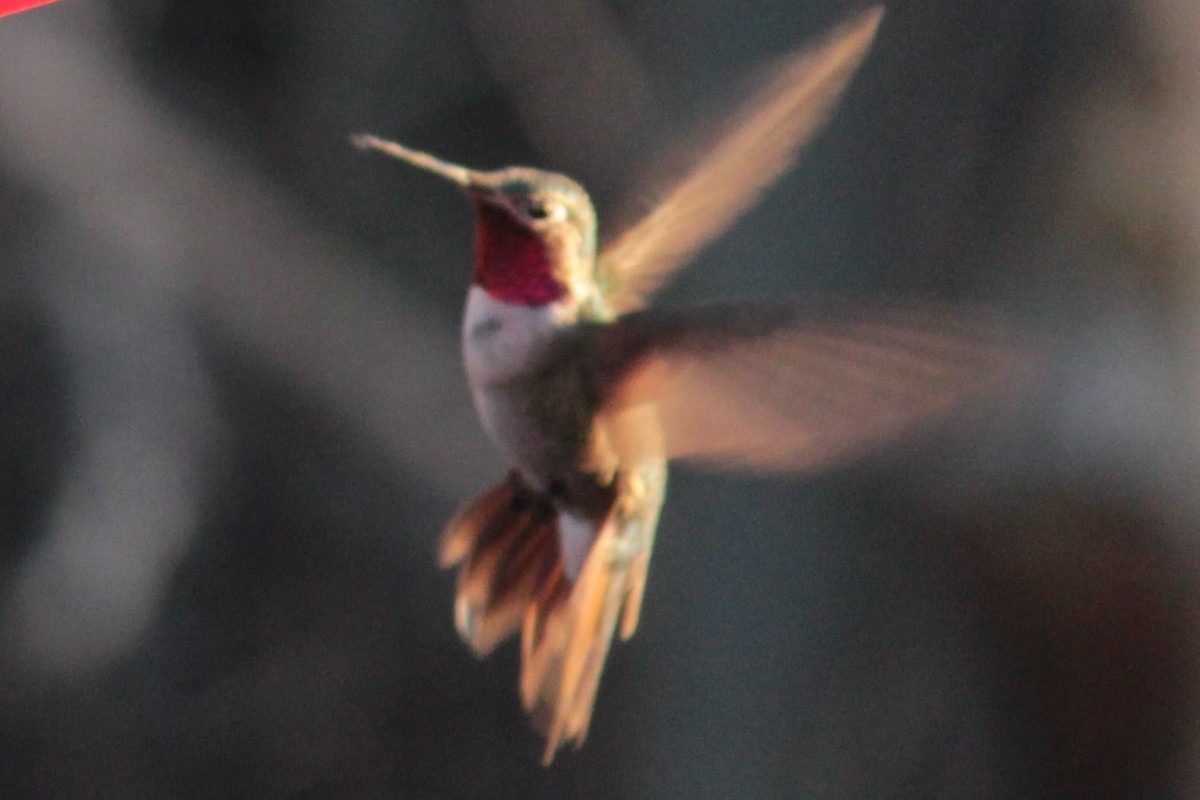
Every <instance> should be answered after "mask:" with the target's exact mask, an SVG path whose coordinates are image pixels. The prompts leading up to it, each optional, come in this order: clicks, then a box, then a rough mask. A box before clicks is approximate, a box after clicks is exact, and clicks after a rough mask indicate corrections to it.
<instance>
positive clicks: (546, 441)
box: [463, 287, 569, 483]
mask: <svg viewBox="0 0 1200 800" xmlns="http://www.w3.org/2000/svg"><path fill="white" fill-rule="evenodd" d="M567 313H569V312H567V311H565V310H564V309H563V308H562V307H557V308H556V307H554V306H544V307H532V306H521V305H513V304H510V303H505V302H502V301H500V300H496V299H495V298H493V297H491V296H490V295H489V294H488V293H487V292H486V291H484V290H483V289H479V288H475V287H473V288H472V289H471V292H470V294H469V295H467V310H466V315H465V318H464V320H463V358H464V360H465V361H466V365H467V381H468V383H470V385H471V394H472V396H473V398H474V400H475V409H476V411H478V412H479V419H480V421H481V422H482V423H483V427H484V429H485V430H486V431H487V432H488V435H489V436H491V438H492V441H493V442H495V443H496V445H497V446H498V447H499V448H500V450H501V451H502V452H504V453H505V454H506V455H507V456H508V457H509V458H510V459H511V460H512V461H513V463H514V464H515V465H516V466H518V467H520V468H521V469H522V472H523V473H524V474H525V476H526V477H527V478H528V479H529V480H531V481H532V482H534V483H540V482H542V481H544V480H548V479H550V478H551V477H553V476H552V475H551V474H550V473H551V472H552V471H553V469H554V467H553V466H552V465H555V464H558V463H559V462H560V461H561V460H562V454H561V449H562V442H560V441H557V440H556V439H555V437H554V435H553V434H552V433H551V432H550V431H548V430H546V429H545V428H544V426H543V425H540V424H539V421H538V420H537V419H534V418H532V417H531V416H530V402H529V392H530V391H531V390H536V389H535V388H534V387H532V386H531V385H530V384H529V383H528V382H526V381H522V380H520V378H521V377H522V376H523V375H525V374H528V373H529V372H530V371H531V370H533V369H535V368H537V367H538V366H539V365H540V364H541V361H542V357H543V356H544V355H545V354H546V353H547V352H548V351H549V350H550V348H551V347H552V346H553V344H554V341H555V339H556V338H557V336H558V335H559V334H560V333H561V332H562V330H563V326H564V325H566V324H569V320H567V319H566V314H567Z"/></svg>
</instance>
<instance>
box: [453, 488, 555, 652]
mask: <svg viewBox="0 0 1200 800" xmlns="http://www.w3.org/2000/svg"><path fill="white" fill-rule="evenodd" d="M559 560H560V558H559V554H558V536H557V530H556V527H555V512H554V509H553V508H552V507H551V506H550V505H549V503H547V502H545V501H544V500H542V498H540V497H538V496H537V495H536V494H534V493H533V492H532V491H531V490H529V489H528V488H526V487H525V486H524V485H523V484H522V483H521V482H520V481H519V479H517V478H516V477H515V476H512V477H510V479H509V480H507V481H505V482H504V483H501V484H500V485H498V486H496V487H494V488H492V489H490V490H488V491H487V492H484V493H483V494H481V495H480V496H478V497H476V498H475V499H474V500H472V501H470V502H469V503H468V504H467V505H466V506H465V507H464V508H463V509H462V510H461V511H460V512H459V513H458V514H456V515H455V516H454V518H453V519H452V520H451V521H450V523H449V524H448V525H447V526H446V532H445V534H444V535H443V537H442V547H441V552H440V555H439V562H440V563H441V564H442V566H444V567H452V566H455V565H459V571H458V581H457V597H456V599H455V603H454V619H455V624H456V626H457V628H458V632H459V635H460V636H462V638H463V640H464V641H465V642H466V643H467V644H468V645H470V647H471V649H472V650H474V651H475V652H476V653H477V654H478V655H480V656H486V655H488V654H489V653H491V652H492V650H494V649H495V648H496V646H497V645H499V644H500V643H501V642H503V641H504V640H505V639H507V638H508V637H509V636H511V635H512V634H513V633H515V632H516V631H517V629H518V628H520V627H521V624H522V622H523V620H524V618H525V610H526V609H527V608H528V607H529V606H530V604H531V603H533V602H534V601H535V599H536V597H537V595H538V593H539V592H540V591H541V589H542V585H543V584H544V583H545V581H546V579H547V577H548V576H549V575H550V574H551V572H552V571H553V570H554V566H555V564H556V563H558V561H559Z"/></svg>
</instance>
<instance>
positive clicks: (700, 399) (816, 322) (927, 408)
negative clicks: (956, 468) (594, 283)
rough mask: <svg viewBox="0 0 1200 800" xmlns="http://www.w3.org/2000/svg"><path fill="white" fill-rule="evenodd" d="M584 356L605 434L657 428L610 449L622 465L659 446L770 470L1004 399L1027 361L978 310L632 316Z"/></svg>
mask: <svg viewBox="0 0 1200 800" xmlns="http://www.w3.org/2000/svg"><path fill="white" fill-rule="evenodd" d="M592 346H593V347H594V349H593V350H592V353H591V358H592V359H593V360H592V369H593V373H592V376H593V380H594V382H595V391H596V395H597V397H598V398H599V400H600V413H601V415H602V416H603V417H606V418H608V419H610V420H611V421H612V424H610V425H609V427H610V429H611V430H613V431H621V430H635V431H636V430H638V429H637V428H636V427H635V426H627V425H622V424H620V421H621V419H622V418H623V417H624V416H626V415H630V414H644V413H645V411H646V409H647V408H654V409H656V412H657V417H658V422H659V424H660V425H661V428H662V436H663V438H662V440H659V439H657V437H648V438H645V439H643V437H639V436H629V437H624V438H623V439H622V440H619V441H615V442H614V445H615V447H616V448H617V450H618V452H620V453H621V454H622V455H623V456H625V457H626V458H637V457H642V456H647V455H649V456H653V455H656V454H660V453H661V452H662V450H663V449H664V448H665V451H666V455H668V456H669V457H682V458H693V459H697V460H701V461H707V462H710V463H716V464H723V465H733V466H737V465H741V466H749V467H756V468H765V469H805V468H811V467H817V466H821V465H824V464H827V463H829V462H832V461H836V460H839V459H842V458H845V457H848V456H851V455H854V454H855V453H857V452H858V451H861V450H865V449H868V448H870V447H871V446H873V445H878V444H880V443H882V442H884V441H886V440H887V439H889V438H891V437H894V436H896V435H898V434H900V433H903V432H904V431H905V430H906V429H907V428H910V427H911V426H913V425H914V424H917V423H920V422H922V421H925V422H927V421H930V420H931V419H932V418H935V417H937V416H939V415H944V414H946V413H947V412H950V411H952V410H954V409H956V408H957V407H959V406H960V405H961V404H963V403H964V402H965V401H967V400H970V399H982V398H992V397H994V396H997V395H1000V396H1002V395H1005V394H1010V393H1012V392H1014V391H1015V390H1016V389H1017V388H1018V387H1020V386H1021V385H1022V384H1023V383H1024V382H1025V380H1026V379H1027V378H1028V377H1030V375H1031V374H1032V366H1033V364H1034V361H1035V359H1034V358H1033V357H1032V355H1031V353H1030V351H1029V350H1027V349H1025V348H1024V347H1022V346H1021V345H1019V344H1018V343H1017V342H1016V340H1015V339H1014V338H1013V337H1012V336H1010V335H1008V334H1006V333H1005V331H1004V330H1003V329H1002V328H1001V327H1000V326H998V325H996V324H993V323H990V322H989V321H988V315H987V314H986V313H982V312H978V313H971V312H969V311H968V310H966V309H962V308H957V309H951V308H946V307H943V306H938V305H935V304H909V305H895V306H890V307H879V306H875V307H866V306H863V305H855V304H848V303H846V304H834V303H820V304H808V305H801V304H795V305H792V306H762V305H760V306H753V305H737V306H725V307H714V308H710V309H707V310H701V311H698V312H692V313H689V314H664V313H661V312H659V313H655V312H639V313H635V314H632V315H629V316H627V317H624V318H622V319H620V320H618V321H617V323H615V324H614V325H611V326H607V327H604V328H600V329H598V330H597V331H596V332H595V338H594V340H593V342H592ZM646 450H649V451H650V452H644V451H646Z"/></svg>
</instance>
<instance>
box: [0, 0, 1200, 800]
mask: <svg viewBox="0 0 1200 800" xmlns="http://www.w3.org/2000/svg"><path fill="white" fill-rule="evenodd" d="M861 7H862V6H861V5H858V4H853V3H846V2H833V1H832V0H812V1H811V2H804V3H796V2H791V1H790V0H789V1H787V2H785V1H784V0H778V1H772V2H759V3H754V4H736V3H725V2H718V1H717V0H666V1H664V2H656V3H638V2H630V1H629V0H611V1H610V2H605V3H596V2H583V1H581V2H570V3H559V2H551V1H550V0H515V1H512V2H490V1H489V0H460V1H458V2H445V1H444V0H443V1H441V2H434V0H388V1H387V2H382V1H377V2H354V3H346V2H321V1H318V2H310V3H279V2H264V1H263V0H236V1H234V0H212V1H211V2H205V3H189V2H179V1H178V0H134V1H127V2H123V3H105V2H99V1H98V0H96V1H90V0H63V2H61V3H58V4H56V5H54V6H50V7H46V8H43V9H39V10H35V11H31V12H28V13H26V14H22V15H20V16H17V17H13V18H7V19H3V20H0V208H2V209H3V214H2V216H0V307H2V309H3V313H2V314H0V464H2V467H0V795H3V797H5V798H42V797H47V798H51V797H52V798H143V797H145V798H236V797H247V798H263V797H279V798H283V797H287V798H327V797H328V798H359V797H362V798H374V797H403V798H442V797H446V798H457V797H510V796H511V797H613V798H617V797H621V798H625V797H638V798H676V797H679V798H683V797H687V798H699V797H712V798H732V797H747V798H749V797H756V798H757V797H830V798H844V797H861V798H880V797H912V798H928V797H972V798H980V797H997V798H1013V797H1051V796H1058V797H1138V798H1145V797H1186V796H1195V794H1196V793H1197V792H1198V791H1200V769H1198V768H1197V764H1200V747H1198V746H1197V745H1198V744H1200V737H1198V736H1197V734H1198V733H1200V728H1198V727H1197V724H1196V723H1197V719H1196V717H1197V715H1196V706H1195V699H1196V691H1197V689H1198V688H1200V674H1198V671H1197V660H1196V644H1197V630H1198V628H1197V626H1198V624H1200V615H1198V613H1197V612H1198V610H1200V605H1198V601H1200V561H1198V559H1197V553H1198V545H1200V542H1198V541H1197V531H1198V528H1197V522H1198V521H1200V509H1198V501H1197V489H1198V487H1200V477H1198V476H1200V470H1198V469H1197V468H1198V466H1200V465H1198V458H1197V455H1198V453H1200V447H1198V444H1200V418H1198V415H1197V409H1200V311H1198V309H1200V270H1198V268H1197V267H1198V265H1200V261H1198V258H1200V47H1198V46H1197V45H1198V40H1200V33H1198V31H1200V7H1197V6H1196V5H1195V4H1194V3H1192V2H1189V0H1142V2H1136V3H1135V2H1126V3H1121V2H1105V1H1104V0H1098V1H1097V2H1088V3H1078V2H1066V1H1064V2H1045V1H1044V0H1038V1H1036V2H1035V1H1034V0H1022V1H1021V2H1005V3H976V4H967V3H962V2H959V0H925V1H922V2H918V1H917V0H910V1H908V2H901V3H896V4H894V5H893V6H892V7H891V8H890V10H889V12H888V16H887V17H886V18H885V20H884V23H883V26H882V29H881V30H880V34H879V39H878V41H877V43H876V47H875V49H874V51H873V52H872V53H871V55H870V57H869V58H868V60H867V62H866V63H865V64H864V66H863V68H862V70H861V72H860V74H859V75H858V77H857V79H856V80H855V81H854V83H853V84H852V85H851V86H850V88H849V91H848V93H847V95H846V98H845V102H844V103H843V104H842V106H841V108H840V110H839V112H838V113H837V115H836V116H835V118H834V119H833V120H832V122H831V124H830V125H829V126H828V128H827V129H826V130H825V131H824V132H823V133H822V134H821V135H820V136H819V137H818V138H817V140H816V141H815V142H814V143H813V145H812V147H811V148H810V149H809V150H808V152H807V154H806V156H805V158H804V160H803V161H802V163H801V164H800V166H799V167H798V168H797V169H796V170H794V171H793V172H791V173H790V174H788V175H787V176H786V177H785V178H784V179H783V180H782V181H781V182H780V183H779V185H778V186H777V187H775V188H774V189H773V190H772V191H771V192H770V193H769V195H768V196H767V197H766V199H765V201H764V202H763V203H762V204H761V205H760V206H759V207H758V208H756V209H754V210H753V211H752V212H751V213H749V214H747V215H746V217H745V218H744V219H743V221H742V222H741V223H740V224H739V225H738V226H737V227H736V228H735V229H734V230H733V231H732V232H731V233H730V234H729V235H728V236H726V237H725V238H724V239H722V240H721V241H720V242H719V243H718V244H716V245H714V246H713V247H711V248H710V249H709V250H708V251H707V252H706V253H705V254H704V256H703V257H702V258H700V259H699V261H698V262H697V263H696V264H695V265H694V266H693V268H692V269H691V270H690V271H688V272H687V273H685V274H684V275H683V276H682V277H681V278H680V280H679V281H677V283H676V284H675V285H674V286H673V287H672V288H671V289H670V290H669V291H668V292H667V293H666V294H665V296H664V298H663V302H664V303H667V304H673V305H674V304H683V303H687V302H690V301H694V300H699V299H713V298H717V297H721V296H726V295H733V294H773V293H780V292H784V291H795V292H803V291H806V290H807V291H822V292H843V293H848V294H854V295H864V296H865V295H870V296H876V297H878V296H901V295H903V296H912V295H920V296H933V297H938V298H942V299H947V300H958V299H962V300H968V301H970V302H980V303H985V304H987V305H991V306H994V307H996V308H999V309H1001V310H1002V311H1004V312H1006V313H1007V314H1008V315H1009V316H1010V318H1011V319H1013V320H1014V321H1015V322H1016V324H1017V325H1018V326H1019V327H1021V328H1023V329H1024V330H1025V331H1027V332H1028V333H1029V334H1030V335H1031V336H1033V337H1034V338H1036V339H1038V340H1040V341H1044V342H1045V343H1046V351H1047V358H1046V372H1045V375H1044V377H1043V378H1042V380H1041V381H1040V382H1039V383H1038V384H1037V385H1036V386H1035V387H1034V389H1033V391H1032V392H1031V393H1030V395H1029V397H1028V400H1027V401H1026V403H1025V404H1024V405H1021V406H1010V407H1006V408H1005V409H1003V411H1002V413H997V414H994V415H991V416H988V417H985V418H981V419H978V420H975V421H974V422H973V423H972V424H964V425H960V426H955V427H953V428H952V429H949V430H946V431H943V432H941V433H940V434H938V435H933V436H928V437H926V438H924V439H922V440H919V441H915V442H909V444H908V446H907V447H904V448H893V449H891V450H889V451H887V452H885V453H882V454H880V455H878V456H876V457H874V458H869V459H866V460H864V461H863V462H860V463H858V464H855V465H848V466H842V467H840V468H838V469H836V470H831V471H828V472H826V473H824V474H820V475H810V476H794V477H771V478H761V477H752V476H744V475H742V476H737V475H734V476H728V475H711V474H705V473H701V472H697V471H693V470H688V469H686V468H682V467H681V468H678V469H676V470H675V472H674V476H673V482H672V485H671V490H670V493H669V494H670V497H669V501H668V503H667V506H666V509H665V512H664V514H663V520H662V526H661V529H660V532H659V545H658V549H657V552H656V554H655V560H654V563H653V566H652V570H651V580H650V584H649V591H648V595H647V598H646V604H645V610H644V614H643V618H642V626H641V629H640V631H639V632H638V634H637V636H636V637H635V638H634V639H633V640H632V641H631V642H630V643H628V644H625V645H620V646H618V647H616V648H615V649H614V652H613V654H612V657H611V659H610V662H609V666H608V669H607V672H606V675H605V680H604V683H603V685H602V687H601V690H600V696H599V703H598V708H597V712H596V715H595V721H594V724H593V728H592V732H591V736H590V738H589V740H588V742H587V744H586V746H585V747H584V748H583V750H582V751H580V752H579V753H571V752H568V753H564V754H562V755H560V757H559V759H558V760H557V761H556V762H555V764H554V766H553V767H552V768H551V769H549V770H546V769H543V768H542V767H541V766H540V765H539V763H538V762H539V755H540V747H541V744H540V739H539V738H538V737H537V736H536V735H535V734H534V733H533V732H532V731H531V730H530V729H529V728H528V726H527V724H526V722H525V720H524V719H523V717H522V714H521V713H520V709H519V703H518V700H517V696H516V656H515V653H514V652H513V648H511V647H509V648H506V649H504V650H503V651H502V652H500V653H498V654H497V655H495V656H493V657H492V658H491V659H489V660H487V661H482V662H481V661H476V660H475V659H474V658H473V657H472V656H471V655H470V654H469V653H468V651H467V650H466V649H465V647H463V646H462V645H461V644H460V643H459V642H458V641H457V639H456V637H455V634H454V631H453V629H452V624H451V596H452V589H453V587H452V583H453V579H452V576H450V575H448V574H445V573H441V572H439V571H438V570H437V568H436V566H435V564H434V550H435V543H436V540H437V536H438V534H439V531H440V528H441V525H442V524H443V522H444V520H445V519H446V518H447V517H448V515H449V514H450V513H452V511H453V510H454V508H455V506H456V504H457V503H458V502H460V501H461V500H463V499H464V498H466V497H467V496H468V495H469V494H470V493H472V492H474V491H476V490H478V489H480V488H481V487H483V486H485V485H486V484H488V483H489V482H491V481H493V480H495V479H496V478H497V477H498V476H499V474H500V471H501V469H502V468H503V465H502V464H501V463H500V462H499V461H498V460H497V458H496V457H495V456H494V455H493V454H492V452H491V450H490V448H489V447H488V446H487V443H486V442H485V441H484V438H483V434H482V433H481V431H480V429H479V427H478V424H477V423H476V421H475V419H474V416H473V413H472V411H471V408H470V405H469V400H468V397H467V394H466V388H465V383H464V380H463V378H462V377H461V367H460V364H459V357H458V345H457V326H458V321H459V314H460V310H461V303H462V297H463V294H464V291H465V288H466V282H467V277H468V272H469V261H470V247H471V221H470V219H469V212H468V208H467V206H466V204H465V203H464V202H463V200H462V198H461V197H460V196H458V195H457V194H456V192H455V191H453V190H452V189H450V188H448V187H446V186H444V185H440V184H439V183H437V182H436V181H435V180H434V179H432V178H430V177H428V176H425V175H422V174H419V173H417V172H416V171H414V170H411V169H406V168H404V167H403V166H401V165H399V164H396V163H391V162H387V161H385V160H384V159H382V158H380V157H377V156H376V157H370V156H366V155H363V154H360V153H358V152H356V151H354V150H353V149H352V148H351V147H350V146H349V145H348V143H347V139H346V137H347V135H348V134H349V133H352V132H355V131H361V130H368V131H372V132H376V133H379V134H381V135H386V136H389V137H393V138H396V139H399V140H401V141H404V142H405V143H407V144H410V145H412V146H416V147H420V148H423V149H429V150H433V151H435V152H437V153H439V154H440V155H442V156H445V157H447V158H450V159H454V160H458V161H462V162H465V163H467V164H470V165H472V166H478V167H497V166H502V165H505V164H510V163H520V164H532V165H537V166H543V167H547V168H551V169H558V170H561V171H564V172H567V173H568V174H570V175H572V176H574V177H576V178H578V179H579V180H581V181H582V182H583V183H584V184H585V185H587V186H589V187H590V188H592V189H593V190H594V195H595V198H596V200H597V204H598V206H599V209H600V212H601V216H602V219H610V220H611V219H617V220H619V219H627V218H628V215H629V214H631V213H636V212H637V211H638V210H639V208H644V207H645V205H646V203H647V201H648V200H649V199H650V198H647V197H645V196H638V195H636V194H631V193H632V192H633V190H634V189H635V188H636V187H641V186H642V184H641V183H639V181H638V176H639V175H641V174H644V169H645V165H646V164H648V163H654V162H655V161H656V160H657V158H658V155H659V154H661V153H663V152H674V150H673V148H672V147H671V146H670V143H671V142H674V141H687V140H688V139H689V137H696V136H697V135H702V133H703V131H704V130H705V127H704V126H705V125H706V121H709V123H708V124H711V121H712V120H716V119H719V118H720V116H721V111H722V108H723V107H726V106H728V104H729V103H730V102H731V100H732V99H735V98H736V97H737V96H738V94H739V90H740V88H741V87H744V86H746V85H747V81H750V80H752V78H753V76H754V75H756V74H761V72H762V70H763V69H764V65H767V64H769V63H770V62H771V61H773V60H774V59H777V58H779V57H780V56H782V55H783V54H785V53H787V52H789V51H791V50H793V49H794V48H796V47H797V46H798V45H800V44H801V43H802V42H804V41H806V40H808V39H809V38H810V37H812V36H814V35H815V34H817V33H818V32H820V31H822V30H824V29H827V28H828V27H830V26H832V25H833V24H835V23H836V22H838V21H840V20H842V19H845V18H846V17H847V16H849V15H850V14H851V13H853V12H854V11H856V10H859V9H861ZM697 131H699V132H700V133H699V134H697ZM639 204H641V205H639ZM623 215H626V216H623Z"/></svg>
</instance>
